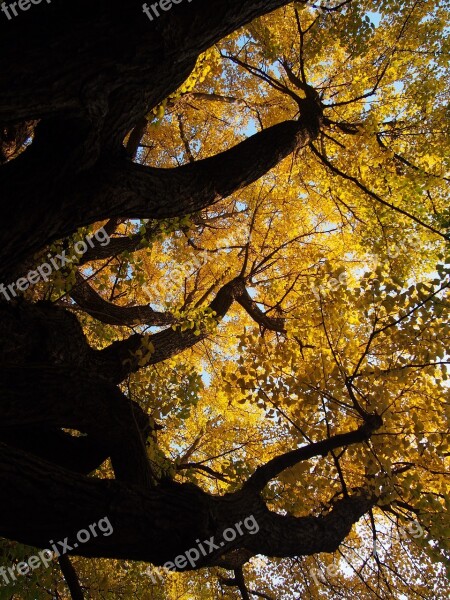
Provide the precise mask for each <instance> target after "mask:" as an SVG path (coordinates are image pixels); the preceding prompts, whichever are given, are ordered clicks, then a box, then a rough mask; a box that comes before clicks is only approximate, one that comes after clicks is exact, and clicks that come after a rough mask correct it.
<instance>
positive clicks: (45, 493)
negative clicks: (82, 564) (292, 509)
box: [0, 444, 377, 570]
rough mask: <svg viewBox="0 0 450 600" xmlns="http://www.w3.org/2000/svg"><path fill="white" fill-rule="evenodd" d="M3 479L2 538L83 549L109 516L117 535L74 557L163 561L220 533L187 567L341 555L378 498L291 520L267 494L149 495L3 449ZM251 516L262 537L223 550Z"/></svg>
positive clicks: (190, 491)
mask: <svg viewBox="0 0 450 600" xmlns="http://www.w3.org/2000/svg"><path fill="white" fill-rule="evenodd" d="M0 476H1V480H2V483H3V485H2V486H1V488H0V510H1V512H2V514H4V515H8V518H7V519H2V520H1V521H0V535H3V536H5V537H8V538H11V539H15V540H17V541H20V542H22V543H25V544H30V545H33V546H37V547H40V548H45V547H48V546H47V545H48V540H49V539H50V538H51V539H53V540H63V539H64V538H66V537H68V538H69V539H68V543H69V544H71V543H72V544H71V545H73V541H74V540H76V533H77V532H78V531H79V530H80V529H87V528H88V527H89V525H91V524H92V523H97V522H98V521H99V520H100V519H102V518H104V517H107V518H108V519H109V521H110V524H111V526H112V528H113V533H112V535H110V536H103V535H97V537H93V536H91V539H90V540H89V542H88V543H85V544H79V545H78V548H76V549H75V550H73V552H72V553H74V554H78V555H82V556H88V557H89V556H90V557H107V558H108V557H109V558H117V559H128V560H141V561H148V562H152V563H154V564H156V565H162V564H164V563H165V562H167V561H173V560H174V558H175V557H177V556H179V555H181V554H183V553H185V552H186V551H187V550H188V549H190V548H197V547H198V542H196V540H198V539H200V540H205V539H206V540H209V539H210V537H211V536H215V537H214V541H215V543H216V544H217V547H216V549H213V551H212V552H211V553H210V554H208V555H207V556H205V557H201V556H200V557H199V560H198V562H197V564H195V566H192V565H189V564H187V565H186V566H185V567H183V570H192V569H194V568H195V569H198V568H201V567H203V566H208V565H221V566H225V567H226V568H238V567H239V566H241V565H242V564H243V563H245V562H246V561H247V560H248V559H249V558H250V557H251V556H254V555H256V554H263V555H266V556H277V557H294V556H305V555H311V554H315V553H318V552H333V551H335V550H336V549H337V548H338V547H339V545H340V544H341V543H342V541H343V540H344V539H345V537H346V536H347V535H348V534H349V532H350V530H351V528H352V525H353V524H354V523H356V522H357V521H358V520H359V519H360V517H361V516H362V515H363V514H365V513H366V512H367V511H368V510H370V508H372V507H373V506H374V504H375V503H376V501H377V498H376V497H374V496H373V495H370V494H368V493H366V492H365V491H364V490H359V491H357V492H355V493H354V494H353V495H351V496H349V497H347V498H344V499H342V500H339V501H337V502H335V503H334V504H333V506H332V509H331V510H330V511H329V512H328V513H327V514H325V515H320V516H302V517H292V516H283V515H279V514H275V513H272V512H271V511H269V510H268V509H267V507H266V506H265V504H264V502H263V501H262V500H261V499H260V498H258V497H257V496H254V495H249V494H245V493H243V492H242V491H241V492H237V493H234V494H227V495H226V496H225V497H223V498H221V497H217V496H215V497H211V496H209V495H208V494H206V493H204V492H202V491H201V490H200V489H199V488H197V487H196V486H194V485H192V484H183V485H180V484H174V483H171V484H167V485H165V486H162V487H159V488H157V489H144V488H140V487H138V486H129V485H125V484H123V483H121V482H117V481H111V480H96V479H89V478H86V477H83V476H81V475H78V474H76V473H71V472H69V471H65V470H64V469H61V468H59V467H56V466H55V465H52V464H50V463H46V462H44V461H41V460H38V459H37V458H34V457H32V456H30V455H27V454H25V453H23V452H21V451H18V450H15V449H13V448H10V447H8V446H2V445H1V444H0ZM49 482H51V485H49ZM15 490H17V492H18V493H15ZM23 490H27V493H26V494H23V493H22V491H23ZM30 497H31V498H33V507H32V510H30V506H29V499H30ZM251 516H253V518H254V520H255V523H256V525H257V527H256V526H255V527H253V528H252V531H253V533H250V531H249V529H245V528H243V535H238V536H237V537H236V539H235V540H234V541H232V542H224V543H223V544H220V542H221V540H223V538H222V532H223V531H224V530H225V529H226V528H228V527H232V528H234V527H235V525H236V523H240V524H241V525H242V523H243V522H244V521H245V519H247V518H249V517H251ZM198 554H199V555H200V552H199V553H198Z"/></svg>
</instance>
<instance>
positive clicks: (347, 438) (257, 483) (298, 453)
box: [243, 415, 383, 493]
mask: <svg viewBox="0 0 450 600" xmlns="http://www.w3.org/2000/svg"><path fill="white" fill-rule="evenodd" d="M382 424H383V421H382V419H381V417H379V416H378V415H371V416H368V417H367V419H366V422H365V423H364V424H363V425H361V427H359V428H358V429H356V430H354V431H349V432H348V433H339V434H337V435H333V436H331V437H330V438H328V439H327V440H322V441H320V442H315V443H312V444H308V445H307V446H303V447H302V448H297V449H296V450H291V451H290V452H286V453H285V454H281V455H280V456H276V457H275V458H273V459H272V460H270V461H269V462H268V463H266V464H265V465H262V466H260V467H258V468H257V469H256V471H255V472H254V473H253V475H251V477H249V479H248V480H247V481H246V483H245V484H244V488H243V489H245V490H249V491H252V492H253V493H255V492H256V493H259V492H261V491H262V490H263V489H264V487H265V486H266V485H267V484H268V483H269V481H271V480H272V479H274V478H275V477H277V476H278V475H279V474H280V473H282V472H283V471H284V470H285V469H288V468H289V467H293V466H295V465H296V464H297V463H299V462H301V461H304V460H309V459H311V458H313V457H315V456H326V455H327V454H328V453H329V452H331V451H332V450H335V449H336V448H342V447H343V446H350V445H351V444H357V443H360V442H365V441H367V440H368V439H369V438H370V436H371V435H372V433H373V432H374V431H375V430H376V429H379V428H380V427H381V426H382Z"/></svg>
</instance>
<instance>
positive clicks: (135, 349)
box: [93, 277, 285, 383]
mask: <svg viewBox="0 0 450 600" xmlns="http://www.w3.org/2000/svg"><path fill="white" fill-rule="evenodd" d="M234 301H236V302H238V303H239V304H240V305H241V306H242V307H243V308H244V309H245V310H246V312H247V313H248V314H249V315H250V316H251V317H252V319H254V321H255V322H256V323H258V324H259V325H260V326H261V327H263V328H265V329H269V330H271V331H278V332H280V333H284V332H285V328H284V320H283V319H282V318H273V317H269V316H268V315H266V314H265V313H264V312H263V311H262V310H261V309H260V308H259V307H258V305H257V303H256V302H255V301H254V300H253V299H252V298H251V297H250V295H249V293H248V291H247V289H246V287H245V280H244V278H242V277H236V278H235V279H233V280H231V281H229V282H228V283H227V284H225V285H224V286H222V288H221V289H220V290H219V291H218V292H217V294H216V297H215V298H214V300H213V301H212V302H211V303H210V305H209V306H208V308H209V311H210V312H212V313H214V317H215V320H216V322H217V323H219V322H220V321H221V320H222V319H223V317H224V316H225V315H226V314H227V312H228V311H229V309H230V308H231V305H232V304H233V302H234ZM208 335H210V331H209V330H208V328H205V327H203V326H200V327H199V331H197V332H195V331H194V330H192V329H189V330H186V331H182V330H181V328H180V326H178V327H176V328H170V329H164V330H163V331H160V332H159V333H155V334H152V335H142V334H135V335H132V336H130V337H128V338H127V339H125V340H122V341H117V342H114V343H112V344H111V345H109V346H107V347H106V348H104V349H103V350H99V351H97V352H96V353H95V356H94V358H93V362H94V364H95V368H96V370H97V372H98V373H99V374H101V375H102V377H105V378H106V379H108V380H109V381H113V382H115V383H120V382H121V381H123V380H124V379H125V378H126V377H127V376H128V375H129V374H130V373H134V372H136V371H138V370H139V369H141V368H143V367H147V366H149V365H154V364H157V363H159V362H162V361H164V360H167V359H168V358H171V357H172V356H175V355H176V354H179V353H180V352H183V351H184V350H186V349H188V348H191V347H192V346H194V345H195V344H198V343H199V342H200V341H202V340H204V339H206V338H207V337H208ZM148 348H151V350H148ZM144 355H147V357H146V359H145V361H144V360H143V357H144Z"/></svg>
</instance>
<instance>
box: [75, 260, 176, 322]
mask: <svg viewBox="0 0 450 600" xmlns="http://www.w3.org/2000/svg"><path fill="white" fill-rule="evenodd" d="M70 295H71V297H72V298H73V299H74V300H75V302H76V303H77V304H78V306H80V307H81V308H82V309H83V310H84V311H85V312H87V313H88V314H89V315H91V316H92V317H94V318H95V319H98V320H99V321H101V322H102V323H108V324H109V325H123V326H125V325H128V326H133V325H142V324H147V325H152V326H157V325H172V324H173V323H175V318H174V317H173V315H171V314H170V313H164V312H158V311H156V310H153V308H151V307H150V306H148V305H142V306H118V305H117V304H114V303H112V302H108V301H107V300H104V299H103V298H102V297H101V296H100V294H98V293H97V292H96V291H95V290H94V288H93V287H92V286H91V285H89V283H88V282H87V281H86V280H85V279H84V277H83V276H82V275H81V274H80V273H79V272H78V271H77V273H76V280H75V286H74V287H73V288H72V290H71V291H70Z"/></svg>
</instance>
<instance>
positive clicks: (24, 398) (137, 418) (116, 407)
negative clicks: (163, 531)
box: [0, 365, 154, 485]
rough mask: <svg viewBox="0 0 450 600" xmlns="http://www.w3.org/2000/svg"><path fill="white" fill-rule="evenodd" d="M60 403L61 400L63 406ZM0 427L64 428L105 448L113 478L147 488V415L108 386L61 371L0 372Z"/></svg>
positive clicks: (149, 480) (20, 369)
mask: <svg viewBox="0 0 450 600" xmlns="http://www.w3.org/2000/svg"><path fill="white" fill-rule="evenodd" d="M62 398H63V401H62ZM0 417H1V419H0V422H1V426H2V428H5V429H8V428H20V427H32V428H40V429H45V428H46V427H49V428H53V429H54V428H67V429H75V430H78V431H80V432H82V433H86V434H88V435H89V436H91V437H92V439H93V440H94V441H96V442H97V443H99V444H102V445H103V446H104V447H105V448H108V451H109V455H110V456H111V460H112V464H113V467H114V470H115V473H116V477H118V478H119V479H122V480H124V481H128V482H133V483H141V484H142V485H149V484H150V483H152V482H153V480H154V478H153V475H152V473H151V469H150V465H149V463H148V460H147V454H146V448H145V439H146V437H147V436H148V435H149V433H150V431H151V427H150V423H149V418H148V415H147V414H146V413H145V412H144V411H143V410H142V409H141V408H140V407H139V405H138V404H137V403H135V402H133V401H130V400H129V399H128V398H126V397H125V396H124V395H123V394H122V393H121V392H120V390H119V389H118V388H116V387H115V386H113V385H111V384H109V383H108V382H107V381H104V380H101V379H99V378H97V377H92V376H91V375H90V374H88V373H83V372H82V371H80V370H77V372H76V373H74V372H72V371H71V369H70V368H66V367H46V366H45V365H36V366H34V367H29V368H27V367H9V366H4V367H2V368H1V369H0Z"/></svg>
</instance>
